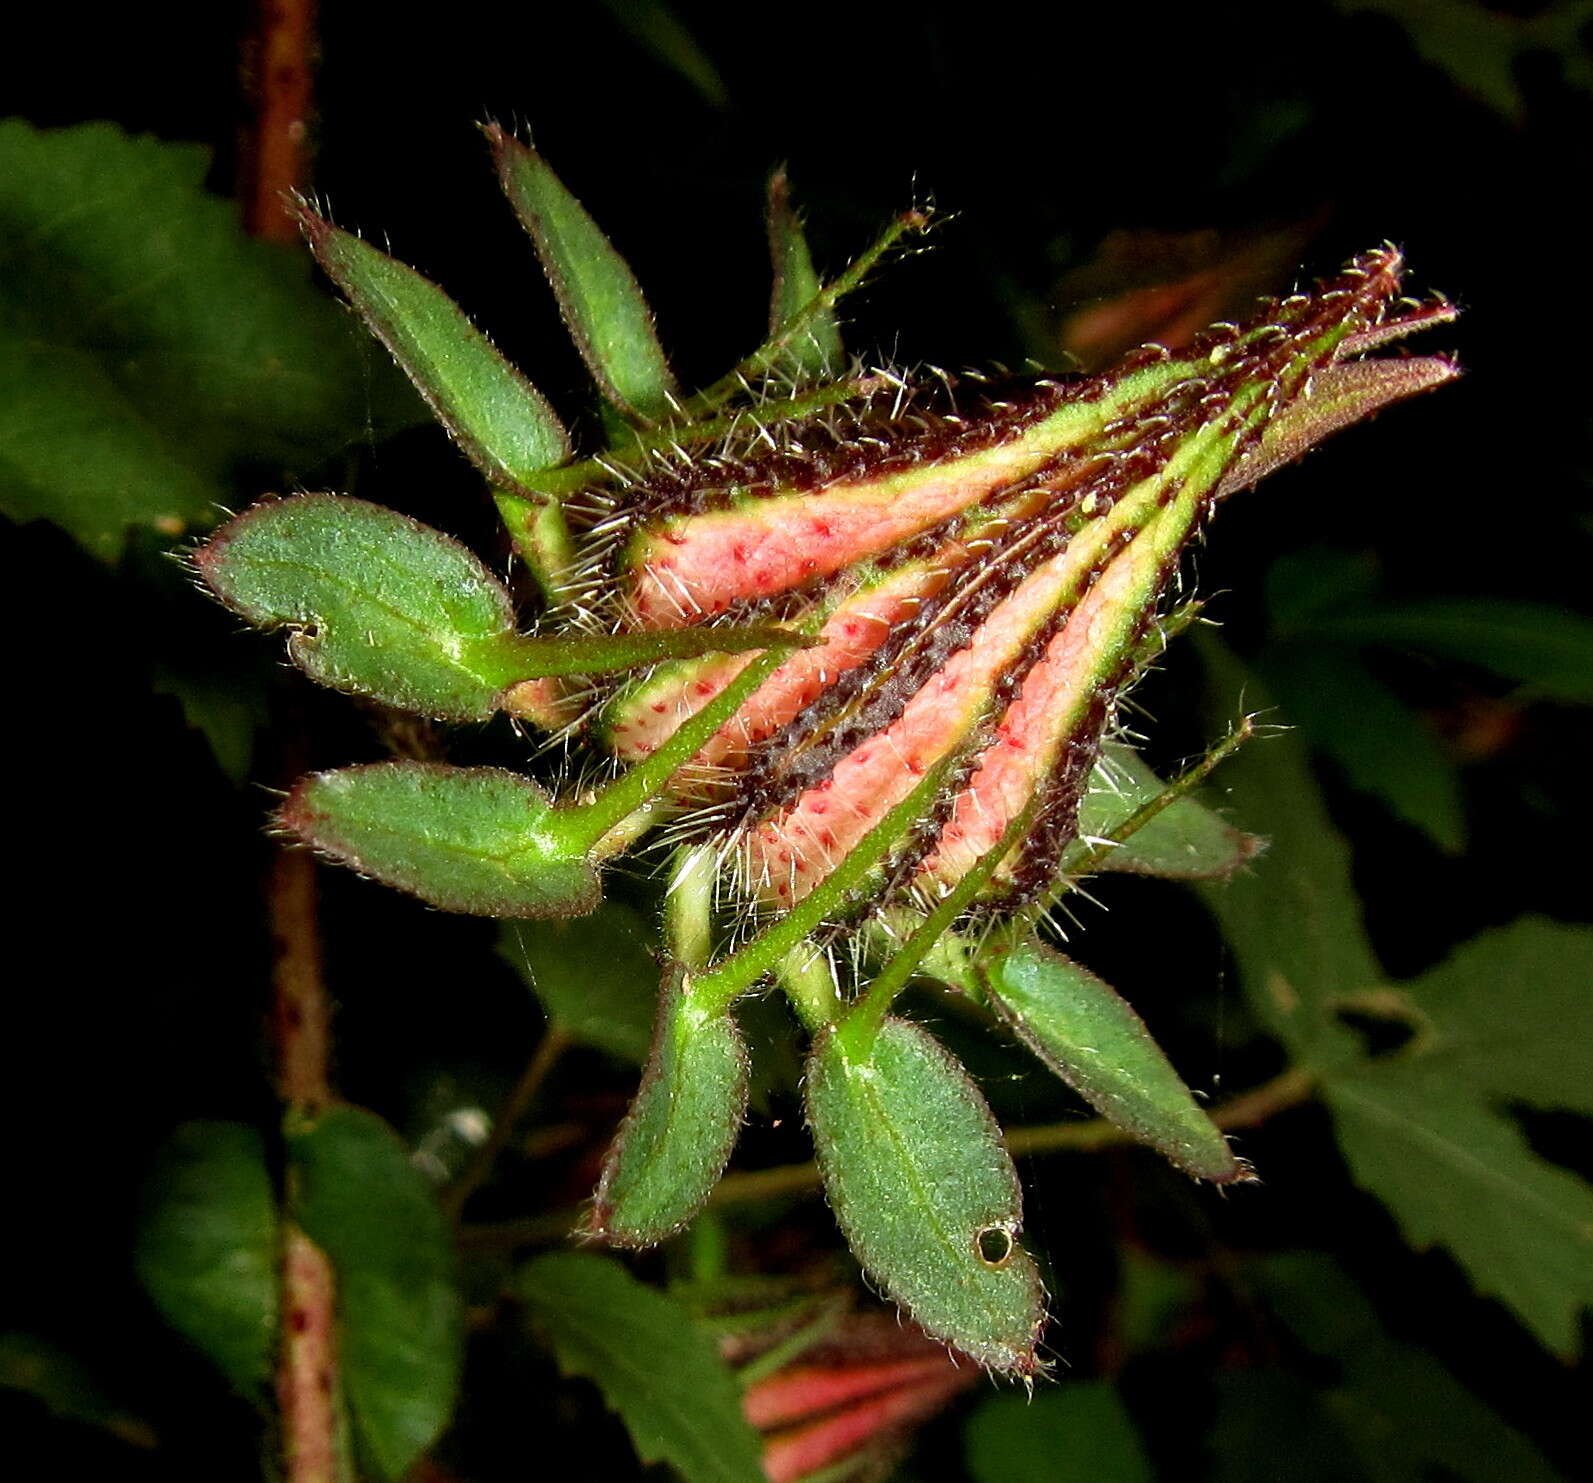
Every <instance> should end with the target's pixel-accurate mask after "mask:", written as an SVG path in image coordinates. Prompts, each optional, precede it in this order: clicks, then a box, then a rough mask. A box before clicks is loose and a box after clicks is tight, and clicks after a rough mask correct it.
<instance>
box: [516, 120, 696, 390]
mask: <svg viewBox="0 0 1593 1483" xmlns="http://www.w3.org/2000/svg"><path fill="white" fill-rule="evenodd" d="M487 139H488V141H489V142H490V144H491V145H492V152H493V156H494V158H495V160H496V161H497V165H498V178H499V180H500V181H501V183H502V185H503V189H504V192H505V193H506V194H507V195H508V197H509V202H510V204H511V205H512V206H513V207H514V209H515V214H516V215H517V216H518V217H519V218H520V221H521V224H522V225H523V226H524V227H525V229H526V230H527V231H528V232H529V233H530V234H531V239H532V241H533V242H535V244H536V249H537V256H538V257H539V258H540V259H541V260H542V268H543V271H544V272H546V274H547V275H548V282H549V283H550V284H551V285H552V286H553V292H554V294H555V295H556V296H557V298H558V301H559V309H560V311H561V312H562V313H563V315H564V323H565V325H566V326H567V327H568V329H569V331H570V334H571V336H572V337H573V338H574V340H575V343H576V346H577V347H578V348H579V350H580V352H581V356H582V358H583V359H584V360H585V361H586V364H587V369H588V370H590V371H591V373H592V376H593V378H594V379H595V380H596V381H597V384H598V386H599V388H600V389H601V390H602V392H603V395H604V396H605V397H607V398H608V400H609V401H611V402H612V403H613V404H614V405H615V406H616V407H618V408H619V409H620V410H621V411H622V412H625V413H628V414H630V415H632V416H636V417H641V418H644V419H646V420H648V421H654V420H656V419H658V418H661V417H665V416H667V415H668V414H669V412H670V411H671V410H672V408H673V407H674V405H675V393H676V390H677V388H676V385H675V378H674V376H673V375H671V374H670V370H669V365H668V363H667V362H666V361H665V359H664V352H663V350H662V349H661V348H660V346H659V343H658V336H657V334H656V333H655V332H654V329H653V314H652V310H650V309H649V308H648V307H647V301H646V299H644V298H643V297H642V291H641V288H640V286H639V285H638V284H637V282H636V278H635V276H634V275H633V274H632V272H631V270H630V269H629V268H628V267H627V266H626V265H625V260H624V259H623V258H622V257H621V256H620V255H619V254H618V253H617V252H616V251H615V250H614V248H613V246H612V244H610V242H609V240H608V238H607V237H605V236H604V235H603V233H602V232H601V231H600V230H599V229H598V226H597V223H596V222H594V221H593V220H592V218H591V217H590V216H588V215H587V213H586V210H585V208H584V207H583V206H582V205H581V203H580V202H579V201H577V200H576V199H575V197H574V196H572V195H571V194H570V192H569V191H568V190H567V189H566V188H565V186H564V183H563V182H562V181H561V180H560V179H559V178H558V176H557V175H555V174H554V173H553V171H552V170H550V169H549V168H548V164H547V161H545V160H544V159H543V158H542V156H541V155H539V154H538V153H537V152H536V151H535V150H533V149H529V148H527V147H526V146H525V145H523V144H521V143H520V141H519V140H518V139H515V138H513V137H511V136H510V135H508V134H506V133H505V132H504V131H503V130H502V129H500V128H498V126H497V125H496V124H494V125H491V126H489V127H488V129H487Z"/></svg>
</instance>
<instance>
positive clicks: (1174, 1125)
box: [982, 938, 1249, 1184]
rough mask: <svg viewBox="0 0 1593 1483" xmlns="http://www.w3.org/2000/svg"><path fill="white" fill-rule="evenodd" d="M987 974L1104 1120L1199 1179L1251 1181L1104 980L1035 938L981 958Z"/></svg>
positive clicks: (999, 1000)
mask: <svg viewBox="0 0 1593 1483" xmlns="http://www.w3.org/2000/svg"><path fill="white" fill-rule="evenodd" d="M982 978H983V982H984V987H985V992H986V996H987V998H988V1000H989V1002H990V1005H991V1007H992V1008H993V1009H994V1010H995V1011H996V1012H997V1013H998V1014H999V1015H1000V1016H1001V1018H1002V1019H1003V1020H1005V1021H1006V1023H1007V1025H1008V1026H1009V1027H1010V1028H1011V1030H1012V1032H1013V1034H1014V1035H1016V1036H1017V1037H1018V1039H1019V1040H1021V1041H1022V1042H1023V1043H1024V1044H1025V1045H1026V1046H1028V1047H1029V1049H1030V1050H1032V1051H1033V1052H1034V1053H1035V1055H1037V1056H1038V1057H1039V1058H1040V1059H1041V1060H1042V1061H1044V1062H1045V1064H1046V1065H1047V1066H1049V1067H1050V1068H1051V1070H1053V1071H1054V1072H1055V1073H1056V1074H1057V1075H1058V1076H1060V1077H1061V1078H1062V1080H1063V1081H1065V1082H1066V1083H1067V1084H1068V1085H1069V1086H1070V1087H1072V1088H1073V1090H1074V1091H1076V1092H1077V1093H1078V1094H1079V1095H1080V1096H1081V1097H1083V1098H1084V1100H1085V1101H1086V1102H1088V1103H1089V1104H1090V1105H1091V1106H1092V1107H1093V1108H1095V1110H1096V1111H1097V1112H1099V1113H1100V1114H1101V1116H1102V1117H1104V1118H1106V1119H1107V1120H1108V1121H1109V1122H1112V1123H1114V1124H1116V1126H1118V1127H1120V1128H1122V1129H1123V1131H1124V1132H1126V1133H1129V1134H1130V1135H1132V1136H1133V1137H1134V1138H1136V1139H1138V1140H1139V1141H1140V1142H1141V1143H1146V1144H1149V1145H1150V1146H1151V1147H1152V1148H1154V1149H1156V1150H1157V1151H1158V1152H1160V1153H1162V1154H1165V1155H1166V1156H1167V1158H1169V1159H1170V1160H1172V1162H1173V1163H1175V1164H1177V1165H1178V1167H1179V1168H1180V1169H1182V1170H1184V1171H1185V1172H1186V1173H1188V1174H1193V1175H1194V1176H1195V1177H1196V1178H1197V1179H1210V1180H1212V1181H1214V1182H1215V1183H1218V1184H1227V1183H1230V1182H1231V1181H1233V1180H1236V1179H1244V1178H1246V1177H1248V1174H1249V1170H1248V1167H1247V1166H1246V1164H1245V1163H1244V1162H1243V1161H1242V1160H1241V1159H1238V1158H1236V1157H1235V1156H1234V1153H1233V1150H1232V1149H1230V1148H1229V1147H1228V1140H1227V1139H1226V1138H1225V1137H1223V1135H1222V1133H1221V1132H1220V1131H1219V1130H1218V1128H1217V1126H1216V1124H1214V1123H1213V1122H1212V1120H1211V1119H1210V1118H1209V1117H1207V1116H1206V1114H1205V1113H1204V1112H1202V1111H1201V1109H1200V1107H1199V1106H1198V1105H1197V1104H1196V1102H1195V1099H1194V1098H1193V1097H1192V1096H1191V1095H1190V1092H1189V1088H1188V1087H1186V1086H1185V1085H1184V1083H1183V1082H1182V1081H1181V1080H1180V1079H1179V1077H1178V1073H1177V1072H1176V1071H1174V1070H1173V1068H1172V1066H1171V1064H1170V1063H1169V1062H1168V1060H1167V1057H1166V1056H1164V1055H1163V1054H1162V1052H1161V1048H1160V1047H1159V1046H1158V1045H1157V1044H1156V1042H1155V1041H1154V1040H1152V1039H1151V1035H1150V1031H1149V1030H1147V1029H1146V1028H1145V1022H1144V1021H1143V1020H1142V1019H1140V1017H1139V1016H1138V1015H1137V1014H1135V1013H1134V1011H1133V1009H1132V1008H1130V1007H1129V1005H1128V1003H1127V1002H1126V1001H1125V1000H1124V999H1123V998H1122V997H1121V996H1120V995H1118V994H1117V992H1116V991H1115V990H1113V989H1112V988H1111V987H1110V986H1109V985H1108V984H1105V983H1103V982H1102V981H1101V980H1100V979H1098V978H1097V977H1096V976H1095V975H1094V974H1093V973H1090V972H1088V971H1087V970H1085V969H1083V968H1081V967H1079V965H1078V964H1077V963H1074V962H1072V961H1070V960H1069V959H1067V958H1064V957H1063V956H1062V954H1061V953H1058V952H1055V951H1053V950H1052V949H1051V948H1049V947H1046V946H1045V945H1044V944H1043V943H1040V942H1037V941H1035V940H1034V939H1032V938H1030V939H1028V940H1027V941H1024V942H1021V943H1019V944H1018V945H1017V946H1016V947H1014V948H1012V949H1011V950H1010V951H1007V952H1003V953H1002V954H1000V955H999V956H998V957H996V958H995V959H994V961H992V962H989V963H986V964H984V965H983V974H982Z"/></svg>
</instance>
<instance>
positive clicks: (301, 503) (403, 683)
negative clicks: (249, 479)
mask: <svg viewBox="0 0 1593 1483" xmlns="http://www.w3.org/2000/svg"><path fill="white" fill-rule="evenodd" d="M194 562H195V565H196V566H197V567H198V569H199V572H200V575H201V576H203V577H204V579H205V581H206V582H208V583H209V584H210V586H211V587H212V588H213V589H214V591H215V592H216V594H217V596H219V597H220V598H221V600H222V601H223V602H225V603H226V604H227V606H228V607H230V608H232V609H233V610H234V611H235V612H237V613H240V614H241V615H242V616H243V617H245V618H247V619H248V620H249V621H250V622H251V623H255V624H258V625H259V626H261V627H264V628H275V627H282V626H286V627H288V628H289V629H290V630H291V634H290V637H289V639H288V652H289V654H290V655H291V656H292V658H293V662H294V663H295V664H297V665H298V666H299V668H301V669H302V670H304V672H305V673H306V674H308V675H309V676H310V677H311V678H312V679H315V680H319V681H320V682H321V683H322V684H323V685H330V686H332V687H333V688H334V689H338V690H349V691H353V692H355V693H357V694H362V695H369V696H373V697H375V698H376V699H378V700H380V701H382V702H383V703H384V704H387V705H391V706H396V707H398V708H399V709H401V710H407V711H417V712H420V713H421V714H423V715H430V716H437V717H443V718H447V719H450V720H458V721H473V720H483V719H485V718H486V717H487V716H490V715H491V714H492V713H493V711H494V710H496V708H497V701H498V696H499V694H500V693H501V692H502V691H503V689H504V688H505V687H506V686H507V685H509V684H511V683H513V682H514V681H516V680H523V679H526V678H527V677H528V676H529V674H530V673H531V671H530V670H529V669H528V668H527V667H526V664H525V661H524V659H523V658H522V657H521V655H522V651H521V649H520V646H519V639H518V635H517V634H516V633H515V630H514V608H513V605H512V604H511V602H510V600H509V594H508V592H507V591H506V590H505V589H504V587H503V584H502V583H500V582H499V581H498V580H497V579H496V578H495V577H494V576H493V575H492V574H491V573H490V572H489V571H488V570H487V569H486V568H485V567H484V566H483V565H482V564H481V562H480V561H478V560H477V559H476V557H475V556H473V555H472V554H471V553H470V552H469V551H467V550H466V549H465V548H464V547H463V546H461V545H460V544H459V543H458V542H457V541H454V540H451V539H450V538H449V537H448V536H445V535H443V534H442V532H441V531H437V530H433V529H431V528H430V527H429V526H425V525H421V524H420V523H419V522H418V521H414V520H411V519H409V518H408V517H407V516H405V515H400V514H398V513H397V512H396V511H394V510H389V509H386V508H384V507H383V506H381V505H373V504H368V503H367V502H366V501H364V500H356V499H346V498H343V497H341V496H338V495H331V494H307V495H300V496H298V497H296V498H294V499H283V500H273V501H270V502H268V503H265V504H259V505H256V506H255V507H254V508H253V509H251V510H246V511H245V512H244V513H243V514H242V515H240V516H238V517H237V518H236V519H235V520H232V521H230V522H229V523H228V524H227V525H225V526H224V527H223V528H222V529H221V530H219V531H218V532H217V533H216V534H215V536H214V537H213V538H212V539H211V540H210V541H209V542H208V543H207V544H206V545H204V546H202V547H201V548H200V549H199V550H198V551H197V552H196V553H195V555H194Z"/></svg>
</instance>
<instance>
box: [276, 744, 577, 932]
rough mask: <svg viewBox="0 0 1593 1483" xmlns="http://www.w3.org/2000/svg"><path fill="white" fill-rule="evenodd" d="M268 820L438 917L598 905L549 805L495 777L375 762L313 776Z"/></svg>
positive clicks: (517, 781) (532, 789)
mask: <svg viewBox="0 0 1593 1483" xmlns="http://www.w3.org/2000/svg"><path fill="white" fill-rule="evenodd" d="M278 819H279V821H280V823H281V824H282V826H283V827H284V828H286V829H290V830H292V831H293V833H295V834H296V835H298V837H299V838H300V839H302V840H303V841H304V842H305V843H306V844H310V845H314V846H315V848H316V849H318V850H321V851H324V852H325V853H326V854H328V855H330V856H332V857H333V858H334V859H336V860H339V861H341V862H342V863H343V864H345V865H351V866H353V868H354V869H356V870H358V871H360V872H361V873H362V874H365V875H370V876H374V877H375V878H376V879H377V880H379V881H382V882H384V883H385V884H387V885H389V886H396V887H397V888H398V889H399V890H401V891H408V892H410V893H412V894H413V895H416V896H419V897H421V899H422V900H425V901H429V902H430V903H431V904H432V905H433V906H440V907H441V908H442V909H443V910H444V911H460V912H468V913H471V914H473V915H476V916H489V917H546V916H580V915H582V914H583V913H585V912H589V911H591V910H592V909H593V908H594V907H595V906H596V905H597V903H598V897H599V887H598V879H597V872H596V870H595V869H594V867H593V866H592V864H591V862H590V861H589V859H588V858H587V852H586V849H585V847H584V846H583V847H575V846H572V845H571V844H570V843H569V842H568V839H567V837H566V836H565V835H564V833H563V832H562V831H561V829H560V827H559V826H560V822H561V821H560V819H559V812H558V810H557V809H556V808H555V807H554V804H553V801H552V799H550V798H549V797H548V795H547V794H546V793H544V792H543V791H542V789H541V788H539V787H538V786H537V785H536V784H535V783H533V782H531V781H530V780H529V779H528V778H524V777H521V776H520V775H519V774H518V773H513V772H508V771H506V770H505V769H502V768H496V767H448V766H445V765H443V764H440V763H428V762H375V763H369V764H367V765H364V766H361V767H345V768H341V769H338V770H337V771H334V772H321V773H314V774H312V775H311V776H310V777H307V778H305V779H303V780H302V781H301V782H299V783H298V784H297V786H295V787H294V789H293V791H292V792H291V793H290V794H289V795H288V798H287V802H286V803H284V804H283V805H282V809H281V812H280V813H279V814H278Z"/></svg>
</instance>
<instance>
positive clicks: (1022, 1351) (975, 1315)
mask: <svg viewBox="0 0 1593 1483" xmlns="http://www.w3.org/2000/svg"><path fill="white" fill-rule="evenodd" d="M806 1090H807V1113H808V1121H809V1123H810V1124H811V1125H812V1128H813V1135H814V1141H815V1143H816V1145H817V1147H818V1154H819V1167H820V1169H821V1170H822V1172H823V1175H824V1187H825V1191H826V1193H827V1194H828V1196H829V1199H830V1204H831V1205H832V1206H833V1207H834V1210H835V1214H836V1218H837V1219H838V1220H839V1222H840V1224H841V1229H842V1230H843V1231H844V1232H845V1233H846V1238H847V1240H848V1241H849V1242H850V1244H851V1247H852V1250H853V1251H854V1252H855V1253H856V1255H857V1258H858V1260H859V1261H860V1262H861V1263H862V1264H863V1267H864V1269H865V1270H866V1271H867V1272H868V1273H869V1275H870V1276H871V1277H872V1278H873V1279H874V1280H875V1281H876V1282H878V1283H879V1285H880V1286H881V1287H882V1288H883V1289H884V1290H885V1291H886V1292H887V1293H888V1294H889V1295H890V1296H891V1297H892V1298H894V1299H895V1300H896V1301H897V1302H898V1303H900V1304H901V1305H902V1306H903V1307H904V1308H906V1309H907V1311H908V1312H909V1313H910V1314H911V1315H912V1316H913V1318H914V1319H915V1320H916V1321H917V1322H918V1324H919V1325H920V1326H921V1327H923V1328H924V1329H926V1330H928V1331H929V1332H930V1333H932V1334H934V1335H935V1336H936V1337H937V1338H941V1339H944V1340H946V1342H947V1343H950V1344H954V1345H956V1346H957V1348H959V1349H961V1350H963V1351H964V1352H965V1353H967V1354H969V1355H970V1356H972V1357H973V1358H974V1359H976V1360H978V1361H979V1363H980V1364H982V1365H985V1366H986V1367H987V1368H989V1369H992V1370H1005V1371H1012V1372H1016V1373H1018V1374H1029V1373H1031V1372H1032V1371H1033V1370H1034V1369H1035V1366H1036V1360H1035V1354H1034V1345H1035V1340H1036V1337H1037V1336H1038V1333H1039V1329H1040V1325H1041V1323H1042V1322H1043V1321H1044V1316H1045V1313H1044V1306H1043V1297H1044V1294H1043V1293H1042V1291H1041V1288H1040V1278H1039V1273H1038V1272H1037V1270H1036V1268H1035V1265H1034V1261H1033V1259H1032V1258H1031V1257H1030V1256H1029V1254H1028V1253H1027V1252H1026V1251H1024V1249H1023V1248H1022V1247H1021V1246H1020V1245H1019V1244H1018V1231H1019V1230H1020V1228H1021V1227H1022V1223H1023V1212H1022V1197H1021V1194H1020V1191H1019V1188H1018V1178H1017V1174H1016V1172H1015V1171H1014V1169H1013V1167H1012V1160H1011V1159H1010V1158H1009V1157H1008V1156H1007V1153H1006V1150H1005V1149H1004V1148H1003V1147H1002V1146H1001V1134H1000V1129H999V1128H997V1126H996V1123H995V1119H994V1118H993V1117H992V1116H991V1115H990V1109H989V1108H988V1107H987V1106H986V1105H985V1100H984V1098H983V1097H982V1096H981V1095H980V1093H979V1090H978V1088H977V1087H976V1086H975V1085H974V1084H973V1082H972V1081H971V1080H970V1079H969V1077H968V1073H967V1072H966V1071H964V1070H963V1068H962V1067H961V1066H960V1065H959V1064H958V1063H957V1062H956V1060H955V1059H953V1057H952V1056H951V1054H950V1053H949V1052H948V1051H946V1050H945V1049H944V1047H942V1046H941V1045H940V1044H939V1043H938V1042H937V1041H936V1040H935V1039H934V1038H933V1037H932V1036H931V1035H930V1034H929V1033H928V1032H927V1031H925V1030H923V1029H921V1028H920V1027H919V1026H917V1025H913V1024H909V1023H908V1022H907V1021H905V1020H900V1019H887V1020H886V1021H885V1023H884V1025H883V1026H882V1027H881V1029H880V1031H879V1033H878V1034H877V1035H876V1036H874V1037H873V1040H872V1043H871V1045H870V1046H869V1047H868V1048H867V1049H866V1050H865V1051H863V1052H861V1053H858V1052H856V1051H854V1050H853V1049H852V1048H851V1047H850V1046H849V1045H848V1043H847V1040H846V1038H845V1036H844V1035H843V1034H841V1033H838V1032H836V1031H834V1030H830V1031H826V1032H824V1033H823V1034H821V1035H820V1037H819V1039H818V1040H817V1042H816V1043H815V1045H814V1049H813V1054H812V1057H811V1059H810V1061H809V1064H808V1073H807V1087H806Z"/></svg>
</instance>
